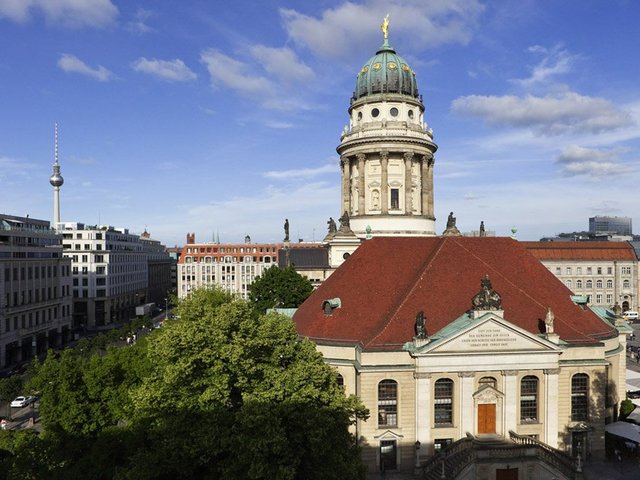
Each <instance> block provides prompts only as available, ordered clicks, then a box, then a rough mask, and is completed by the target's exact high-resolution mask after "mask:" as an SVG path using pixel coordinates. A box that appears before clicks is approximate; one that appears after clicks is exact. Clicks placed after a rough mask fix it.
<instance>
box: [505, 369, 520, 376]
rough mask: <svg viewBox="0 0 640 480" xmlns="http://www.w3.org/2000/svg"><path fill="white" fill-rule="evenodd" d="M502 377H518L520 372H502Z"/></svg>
mask: <svg viewBox="0 0 640 480" xmlns="http://www.w3.org/2000/svg"><path fill="white" fill-rule="evenodd" d="M501 373H502V375H503V376H504V377H510V376H512V375H517V374H518V370H502V372H501Z"/></svg>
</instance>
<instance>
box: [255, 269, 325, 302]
mask: <svg viewBox="0 0 640 480" xmlns="http://www.w3.org/2000/svg"><path fill="white" fill-rule="evenodd" d="M311 292H313V286H312V285H311V282H310V281H309V279H308V278H306V277H303V276H302V275H300V274H299V273H298V272H296V271H295V269H294V268H293V267H292V266H288V267H287V268H285V269H284V270H281V269H280V268H278V266H277V265H273V266H272V267H271V268H269V269H267V270H266V271H265V272H264V273H263V274H262V275H261V276H259V277H257V278H256V279H255V280H254V282H253V283H252V284H251V287H250V290H249V301H250V302H251V304H252V305H253V307H254V309H255V311H256V312H258V313H260V314H262V313H265V312H266V311H267V309H269V308H274V307H280V308H297V307H299V306H300V305H301V304H302V302H304V301H305V300H306V299H307V297H308V296H309V295H311Z"/></svg>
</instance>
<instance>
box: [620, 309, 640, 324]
mask: <svg viewBox="0 0 640 480" xmlns="http://www.w3.org/2000/svg"><path fill="white" fill-rule="evenodd" d="M622 316H623V317H624V319H625V320H630V321H632V322H635V321H637V320H638V318H639V317H640V315H638V312H632V311H630V310H627V311H626V312H624V313H623V314H622Z"/></svg>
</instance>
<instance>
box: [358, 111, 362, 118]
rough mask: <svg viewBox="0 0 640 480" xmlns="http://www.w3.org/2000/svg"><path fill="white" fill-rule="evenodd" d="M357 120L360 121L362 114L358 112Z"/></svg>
mask: <svg viewBox="0 0 640 480" xmlns="http://www.w3.org/2000/svg"><path fill="white" fill-rule="evenodd" d="M358 120H362V112H358Z"/></svg>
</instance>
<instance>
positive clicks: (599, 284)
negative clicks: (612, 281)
mask: <svg viewBox="0 0 640 480" xmlns="http://www.w3.org/2000/svg"><path fill="white" fill-rule="evenodd" d="M596 288H602V280H596Z"/></svg>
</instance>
